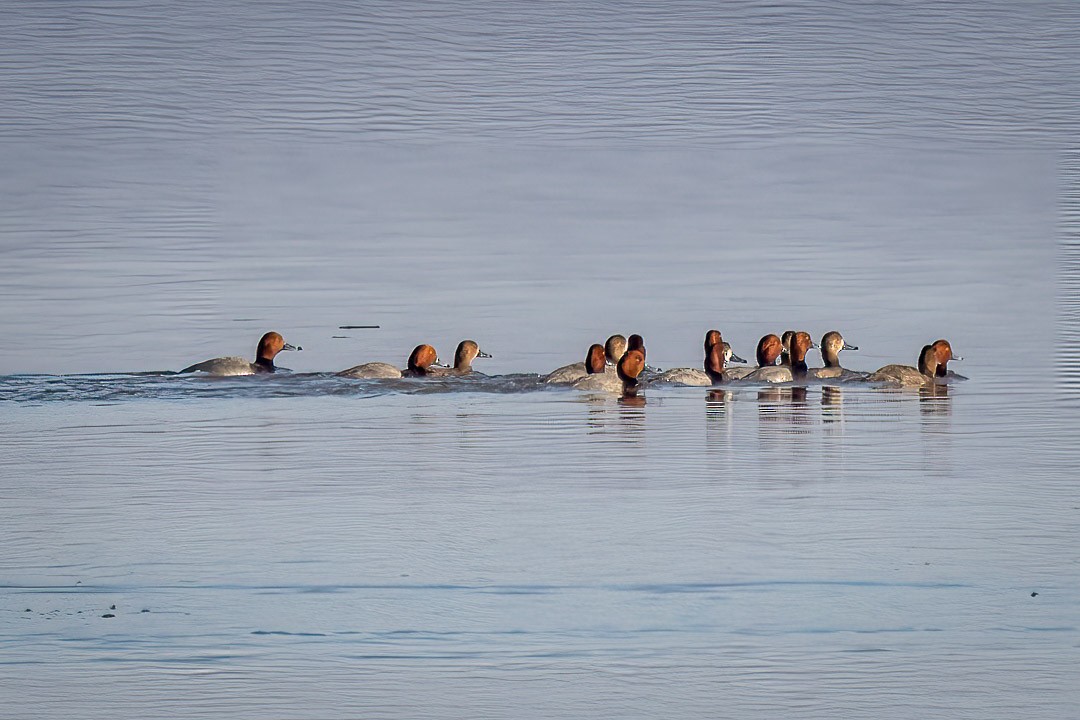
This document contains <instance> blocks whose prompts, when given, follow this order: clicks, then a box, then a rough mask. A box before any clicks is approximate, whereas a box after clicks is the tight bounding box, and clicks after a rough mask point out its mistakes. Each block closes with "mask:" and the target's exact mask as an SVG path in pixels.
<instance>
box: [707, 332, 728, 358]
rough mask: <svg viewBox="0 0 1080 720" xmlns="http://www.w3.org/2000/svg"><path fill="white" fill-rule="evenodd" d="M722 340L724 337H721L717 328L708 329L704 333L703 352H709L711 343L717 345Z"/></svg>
mask: <svg viewBox="0 0 1080 720" xmlns="http://www.w3.org/2000/svg"><path fill="white" fill-rule="evenodd" d="M722 342H724V338H723V337H721V335H720V331H719V330H710V331H708V332H707V333H705V354H706V355H708V354H709V348H711V347H712V346H713V345H719V344H720V343H722Z"/></svg>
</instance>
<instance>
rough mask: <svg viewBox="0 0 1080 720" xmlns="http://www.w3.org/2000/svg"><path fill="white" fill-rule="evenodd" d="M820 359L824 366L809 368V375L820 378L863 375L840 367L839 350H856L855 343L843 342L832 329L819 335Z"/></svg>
mask: <svg viewBox="0 0 1080 720" xmlns="http://www.w3.org/2000/svg"><path fill="white" fill-rule="evenodd" d="M820 347H821V359H822V360H824V362H825V367H820V368H811V369H810V370H809V373H810V375H811V377H816V378H821V379H834V378H836V379H854V378H856V377H863V375H862V373H856V372H853V371H851V370H846V369H844V368H842V367H840V351H841V350H858V349H859V348H858V347H856V346H855V345H848V344H847V343H846V342H844V337H843V336H842V335H841V334H840V333H838V332H836V331H835V330H832V331H830V332H827V333H825V334H824V335H823V336H822V337H821V346H820Z"/></svg>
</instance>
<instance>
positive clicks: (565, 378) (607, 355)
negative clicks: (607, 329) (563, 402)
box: [544, 335, 626, 385]
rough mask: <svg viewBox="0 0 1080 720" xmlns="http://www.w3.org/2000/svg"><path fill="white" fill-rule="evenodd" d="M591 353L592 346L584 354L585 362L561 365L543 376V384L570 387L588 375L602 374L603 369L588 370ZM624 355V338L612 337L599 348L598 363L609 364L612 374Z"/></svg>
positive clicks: (620, 336) (619, 336)
mask: <svg viewBox="0 0 1080 720" xmlns="http://www.w3.org/2000/svg"><path fill="white" fill-rule="evenodd" d="M592 352H593V346H590V347H589V350H588V352H587V353H586V354H585V362H577V363H571V364H569V365H563V366H562V367H561V368H556V369H555V370H552V371H551V372H550V373H548V374H547V375H545V376H544V382H545V383H547V384H549V385H570V384H572V383H574V382H576V381H578V380H581V379H582V378H584V377H586V376H588V375H591V374H594V373H597V372H603V369H601V370H595V369H594V370H592V371H590V370H589V358H590V357H592ZM625 353H626V338H624V337H623V336H622V335H612V336H611V337H609V338H608V339H607V342H605V343H604V345H603V346H602V347H600V361H601V363H608V364H610V365H611V368H612V372H614V368H615V364H616V363H617V362H619V359H620V358H622V356H623V355H624V354H625Z"/></svg>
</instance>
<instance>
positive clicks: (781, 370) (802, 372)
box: [745, 330, 817, 383]
mask: <svg viewBox="0 0 1080 720" xmlns="http://www.w3.org/2000/svg"><path fill="white" fill-rule="evenodd" d="M816 347H817V343H815V342H814V340H813V339H812V338H811V337H810V333H806V332H803V331H801V330H800V331H798V332H796V333H795V334H794V335H793V336H792V338H791V350H790V353H789V355H790V358H791V365H790V366H783V365H772V364H770V363H771V362H775V361H776V358H777V356H779V355H780V353H781V351H782V349H783V341H781V340H780V338H778V337H776V336H775V335H766V336H765V337H763V338H761V341H760V342H758V364H759V365H760V366H761V367H759V368H758V369H757V370H755V371H754V372H752V373H750V374H749V375H747V376H746V378H745V379H746V380H750V381H753V382H768V383H781V382H793V381H795V380H801V379H802V378H805V377H806V374H807V367H806V353H807V351H808V350H810V349H811V348H816Z"/></svg>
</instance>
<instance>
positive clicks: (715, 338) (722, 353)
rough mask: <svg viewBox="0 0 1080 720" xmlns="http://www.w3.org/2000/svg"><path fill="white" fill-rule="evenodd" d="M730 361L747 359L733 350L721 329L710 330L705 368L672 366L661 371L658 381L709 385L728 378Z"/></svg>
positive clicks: (706, 338)
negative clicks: (726, 373)
mask: <svg viewBox="0 0 1080 720" xmlns="http://www.w3.org/2000/svg"><path fill="white" fill-rule="evenodd" d="M728 362H738V363H744V362H746V361H745V360H743V359H742V358H741V357H739V356H738V355H735V354H734V353H733V352H732V351H731V345H729V344H728V343H726V342H724V338H723V337H722V336H721V335H720V331H719V330H709V331H708V332H707V333H705V369H704V370H698V369H697V368H672V369H671V370H665V371H664V372H662V373H660V374H659V375H658V376H657V377H656V382H664V383H673V384H676V385H691V386H695V387H708V386H710V385H715V384H717V383H720V382H723V381H724V380H726V379H728V377H725V372H724V368H725V366H726V365H727V363H728Z"/></svg>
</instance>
